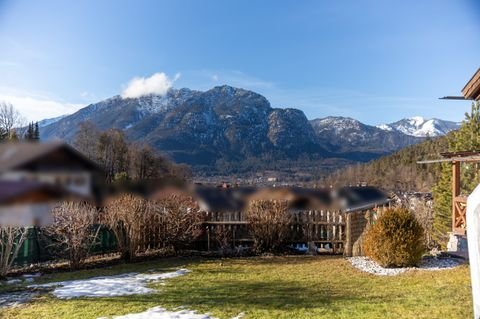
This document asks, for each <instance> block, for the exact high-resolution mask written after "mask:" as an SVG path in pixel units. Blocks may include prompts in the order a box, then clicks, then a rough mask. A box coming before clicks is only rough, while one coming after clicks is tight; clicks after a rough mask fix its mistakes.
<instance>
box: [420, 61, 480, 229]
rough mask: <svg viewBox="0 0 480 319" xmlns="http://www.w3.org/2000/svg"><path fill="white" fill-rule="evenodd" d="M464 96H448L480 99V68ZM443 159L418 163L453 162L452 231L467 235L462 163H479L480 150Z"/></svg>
mask: <svg viewBox="0 0 480 319" xmlns="http://www.w3.org/2000/svg"><path fill="white" fill-rule="evenodd" d="M462 95H463V96H446V97H444V98H443V99H447V100H473V101H480V68H479V69H478V70H477V72H475V74H474V75H473V76H472V78H471V79H470V80H469V81H468V82H467V84H465V86H464V88H463V89H462ZM440 155H441V156H442V158H441V159H437V160H425V161H419V162H417V163H418V164H431V163H442V162H450V163H451V164H452V232H453V234H455V235H461V236H463V235H465V232H466V229H467V196H462V195H461V192H460V165H461V163H479V162H480V150H471V151H465V152H447V153H441V154H440Z"/></svg>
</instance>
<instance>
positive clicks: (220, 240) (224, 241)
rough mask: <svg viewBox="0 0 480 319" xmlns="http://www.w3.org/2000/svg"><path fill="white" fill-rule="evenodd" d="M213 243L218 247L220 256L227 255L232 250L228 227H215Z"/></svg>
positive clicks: (230, 234)
mask: <svg viewBox="0 0 480 319" xmlns="http://www.w3.org/2000/svg"><path fill="white" fill-rule="evenodd" d="M213 236H214V238H215V242H216V243H217V245H218V248H219V250H220V253H221V254H222V255H227V254H228V253H229V251H230V250H231V248H232V232H231V230H230V229H229V228H228V226H225V225H220V226H218V227H215V231H214V233H213Z"/></svg>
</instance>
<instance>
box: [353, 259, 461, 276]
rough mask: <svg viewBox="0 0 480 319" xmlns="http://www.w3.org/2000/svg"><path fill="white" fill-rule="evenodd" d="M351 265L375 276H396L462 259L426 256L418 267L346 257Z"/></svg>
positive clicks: (449, 265)
mask: <svg viewBox="0 0 480 319" xmlns="http://www.w3.org/2000/svg"><path fill="white" fill-rule="evenodd" d="M347 259H348V260H349V261H350V262H351V263H352V266H353V267H355V268H357V269H358V270H361V271H365V272H368V273H370V274H373V275H377V276H396V275H399V274H401V273H404V272H406V271H409V270H430V271H432V270H442V269H451V268H454V267H457V266H459V265H460V264H462V263H463V261H461V260H459V259H458V258H435V257H426V258H424V259H423V260H422V262H421V264H420V266H419V267H404V268H384V267H382V266H380V265H379V264H377V263H376V262H375V261H373V260H371V259H369V258H368V257H351V258H347Z"/></svg>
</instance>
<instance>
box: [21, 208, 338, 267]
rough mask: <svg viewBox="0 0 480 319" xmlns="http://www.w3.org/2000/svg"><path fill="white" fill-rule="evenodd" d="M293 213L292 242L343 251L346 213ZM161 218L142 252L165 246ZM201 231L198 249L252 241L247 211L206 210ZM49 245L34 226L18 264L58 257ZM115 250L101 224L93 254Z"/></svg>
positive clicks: (146, 230)
mask: <svg viewBox="0 0 480 319" xmlns="http://www.w3.org/2000/svg"><path fill="white" fill-rule="evenodd" d="M292 214H293V222H292V223H291V225H290V230H291V232H290V236H289V238H290V240H289V244H291V245H294V246H296V245H301V244H305V245H307V244H308V243H314V244H315V245H316V246H317V247H318V248H319V249H320V251H324V252H330V253H343V252H344V248H345V242H346V232H345V229H346V222H345V221H346V216H345V213H342V212H340V211H328V210H319V211H317V210H311V211H295V212H292ZM152 218H153V219H152ZM161 218H164V216H161V215H159V214H156V215H153V216H152V215H150V216H145V221H144V222H143V223H142V224H143V226H142V229H140V230H139V232H138V236H139V238H138V239H139V246H138V251H139V252H145V251H148V250H157V249H161V248H164V245H165V241H164V235H165V230H164V229H163V228H162V227H164V225H165V224H166V223H164V222H162V221H161V220H160V219H161ZM157 219H158V220H157ZM202 233H203V235H202V236H201V237H200V238H199V239H198V240H197V241H196V242H194V243H193V245H192V248H194V249H198V250H216V249H218V248H219V238H218V237H219V234H220V233H223V234H224V235H225V234H226V235H227V236H226V238H223V239H224V240H227V241H228V244H229V246H230V247H231V248H235V247H249V246H252V244H253V238H252V237H251V235H250V232H249V229H248V221H247V220H246V218H245V212H207V213H205V220H204V222H203V232H202ZM224 237H225V236H224ZM47 248H48V243H47V242H46V238H45V237H44V236H43V235H42V234H41V232H39V230H38V229H37V228H31V229H30V230H29V234H28V238H27V240H26V241H25V242H24V244H23V246H22V248H21V250H20V253H19V255H18V256H17V258H16V261H15V264H17V265H25V264H33V263H38V262H43V261H48V260H54V259H55V258H57V256H55V255H53V254H51V253H50V252H49V250H48V249H47ZM115 250H116V241H115V236H114V235H113V233H112V232H111V231H110V230H108V229H107V228H106V227H102V230H101V232H100V234H99V241H98V243H97V245H96V246H95V247H94V248H93V251H92V253H93V254H105V253H111V252H114V251H115Z"/></svg>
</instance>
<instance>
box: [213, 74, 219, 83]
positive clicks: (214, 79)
mask: <svg viewBox="0 0 480 319" xmlns="http://www.w3.org/2000/svg"><path fill="white" fill-rule="evenodd" d="M212 80H213V81H215V82H218V75H216V74H214V75H212Z"/></svg>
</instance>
